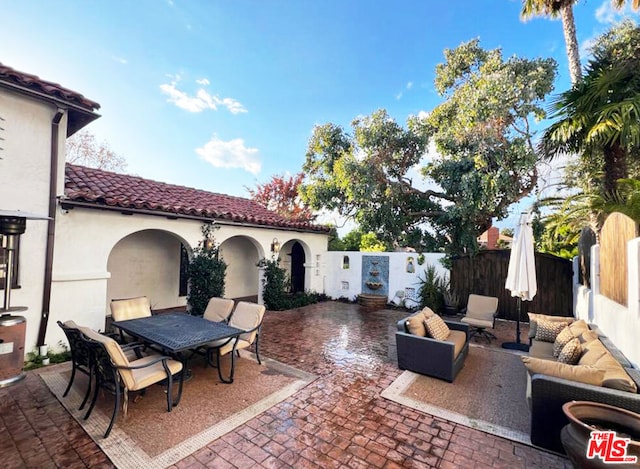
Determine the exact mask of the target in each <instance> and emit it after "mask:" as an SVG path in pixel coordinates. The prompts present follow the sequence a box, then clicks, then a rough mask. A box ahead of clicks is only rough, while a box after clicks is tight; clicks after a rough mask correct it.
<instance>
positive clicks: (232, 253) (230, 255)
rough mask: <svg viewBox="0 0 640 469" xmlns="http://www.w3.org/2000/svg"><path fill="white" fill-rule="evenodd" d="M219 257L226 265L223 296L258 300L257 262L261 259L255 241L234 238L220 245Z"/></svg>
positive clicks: (238, 237)
mask: <svg viewBox="0 0 640 469" xmlns="http://www.w3.org/2000/svg"><path fill="white" fill-rule="evenodd" d="M220 255H221V256H222V258H223V259H224V261H225V262H226V263H227V273H226V278H225V291H224V296H226V297H227V298H233V299H234V300H239V299H242V300H248V301H257V300H258V289H259V287H260V283H259V271H258V267H257V264H258V261H259V260H260V258H261V257H262V256H261V255H260V251H259V245H258V243H257V242H256V241H254V240H253V239H251V238H248V237H245V236H234V237H232V238H229V239H227V240H225V241H224V242H223V243H222V244H221V245H220Z"/></svg>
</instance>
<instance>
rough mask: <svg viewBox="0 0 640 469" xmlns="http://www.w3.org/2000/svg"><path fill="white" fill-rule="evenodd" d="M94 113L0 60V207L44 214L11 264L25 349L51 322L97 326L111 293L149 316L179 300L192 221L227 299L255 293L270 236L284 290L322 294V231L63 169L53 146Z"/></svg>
mask: <svg viewBox="0 0 640 469" xmlns="http://www.w3.org/2000/svg"><path fill="white" fill-rule="evenodd" d="M99 107H100V106H99V104H98V103H95V102H93V101H91V100H89V99H87V98H85V97H84V96H82V95H81V94H80V93H77V92H74V91H71V90H68V89H66V88H64V87H62V86H61V85H58V84H56V83H52V82H48V81H45V80H42V79H40V78H39V77H36V76H34V75H30V74H27V73H23V72H19V71H16V70H14V69H12V68H10V67H7V66H5V65H2V64H0V119H1V120H0V128H1V129H2V130H0V138H1V139H2V140H0V148H1V150H0V210H21V211H24V212H32V213H38V214H42V215H48V216H49V217H50V218H51V220H50V221H38V220H28V221H27V228H26V232H25V233H24V234H23V235H22V236H21V238H20V244H19V250H18V255H17V259H16V265H15V272H16V273H17V275H16V276H15V277H16V279H15V280H16V281H15V282H13V283H14V287H15V289H14V290H12V304H16V305H17V304H20V305H24V306H27V307H28V310H27V311H26V312H23V313H20V314H21V315H23V316H24V317H25V318H26V319H27V332H26V342H25V343H26V346H25V351H26V352H29V351H32V350H33V349H34V347H35V346H36V345H41V344H44V343H48V344H49V346H51V347H55V346H56V344H58V342H59V341H61V340H63V337H64V336H63V334H62V331H61V330H59V329H60V328H59V327H58V326H57V325H56V321H57V320H67V319H72V320H74V321H76V322H78V323H81V324H84V325H87V326H90V327H93V328H95V329H104V327H105V318H106V316H107V315H108V313H109V302H110V301H111V299H113V298H126V297H131V296H139V295H146V296H148V297H149V299H150V301H151V304H152V307H153V308H154V309H164V308H171V307H175V306H182V305H185V304H186V294H187V290H186V283H185V279H184V276H183V275H182V276H181V266H182V267H184V265H185V262H188V257H189V256H190V255H191V253H192V250H193V248H194V247H196V246H197V244H198V242H199V241H200V240H201V239H202V234H201V226H202V224H203V223H204V222H215V223H216V225H218V226H219V227H220V228H219V230H218V231H216V232H215V239H216V242H218V243H220V252H221V254H222V256H223V257H224V260H225V261H226V262H227V264H228V268H227V276H226V292H225V294H226V296H227V297H230V298H245V297H254V298H255V297H259V296H260V287H261V282H260V271H259V269H258V267H257V266H256V264H257V263H258V261H259V260H260V259H261V258H264V257H267V258H268V257H271V255H272V253H271V246H272V244H274V241H275V240H277V241H278V243H277V244H279V245H280V246H281V249H280V257H281V258H282V264H281V265H282V266H283V267H284V268H286V269H287V270H288V271H289V272H290V274H291V276H292V283H293V286H294V288H295V289H297V290H303V289H307V290H315V291H320V292H321V291H323V287H324V285H323V279H324V262H325V259H324V258H325V257H326V252H327V240H328V229H327V228H326V227H323V226H318V225H314V224H309V223H297V222H291V221H289V220H287V219H285V218H283V217H281V216H279V215H277V214H275V213H274V212H271V211H269V210H267V209H265V208H264V207H262V206H260V205H259V204H257V203H255V202H253V201H251V200H248V199H244V198H240V197H232V196H228V195H223V194H215V193H211V192H207V191H203V190H198V189H193V188H189V187H183V186H177V185H172V184H165V183H162V182H156V181H152V180H149V179H144V178H141V177H136V176H130V175H125V174H117V173H113V172H108V171H102V170H97V169H92V168H87V167H82V166H76V165H71V164H66V163H65V158H64V155H65V139H66V138H67V137H69V136H71V135H72V134H73V133H75V132H77V131H78V130H80V129H81V128H83V127H84V126H86V125H87V124H89V123H90V122H92V121H93V120H95V119H97V118H98V117H99V115H98V114H97V113H96V111H97V110H98V109H99ZM0 241H1V240H0ZM3 278H4V276H3V272H2V271H1V270H0V281H1V280H2V279H3ZM0 288H4V284H3V283H0Z"/></svg>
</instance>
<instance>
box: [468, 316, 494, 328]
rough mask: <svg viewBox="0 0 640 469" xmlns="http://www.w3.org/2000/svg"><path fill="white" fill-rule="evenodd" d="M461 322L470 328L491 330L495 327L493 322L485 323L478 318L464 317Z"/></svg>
mask: <svg viewBox="0 0 640 469" xmlns="http://www.w3.org/2000/svg"><path fill="white" fill-rule="evenodd" d="M460 322H464V323H465V324H469V325H470V326H473V327H479V328H483V329H491V328H492V327H493V321H485V320H483V319H477V318H468V317H464V318H462V319H460Z"/></svg>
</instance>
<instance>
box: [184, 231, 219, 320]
mask: <svg viewBox="0 0 640 469" xmlns="http://www.w3.org/2000/svg"><path fill="white" fill-rule="evenodd" d="M216 229H218V227H217V226H214V225H213V224H212V223H205V224H204V225H202V235H203V239H202V241H200V242H199V243H198V247H196V248H195V249H194V250H193V258H192V259H191V262H189V267H188V269H187V273H188V277H189V294H188V295H187V304H188V305H189V312H190V313H191V314H192V315H194V316H202V315H203V314H204V310H205V309H206V307H207V304H208V303H209V299H211V298H213V297H214V296H218V297H223V296H224V282H225V274H226V271H227V264H226V263H225V262H224V260H223V259H222V258H221V257H220V252H219V246H218V245H217V244H216V242H215V238H214V237H213V231H214V230H216Z"/></svg>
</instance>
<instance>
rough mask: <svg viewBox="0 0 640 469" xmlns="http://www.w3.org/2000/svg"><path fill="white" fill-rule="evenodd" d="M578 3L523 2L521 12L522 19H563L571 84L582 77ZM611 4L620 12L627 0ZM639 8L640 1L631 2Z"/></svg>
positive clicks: (567, 0) (560, 0)
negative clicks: (535, 17) (576, 9)
mask: <svg viewBox="0 0 640 469" xmlns="http://www.w3.org/2000/svg"><path fill="white" fill-rule="evenodd" d="M576 3H578V0H522V11H521V12H520V17H521V18H522V19H528V18H531V17H533V16H550V17H552V18H557V17H558V16H559V17H560V18H561V19H562V30H563V32H564V42H565V45H566V48H567V57H568V59H569V75H570V76H571V83H576V82H577V81H578V80H579V79H580V78H581V77H582V69H581V66H580V49H579V47H578V39H577V37H576V24H575V20H574V18H573V5H574V4H576ZM611 3H612V5H613V6H614V7H615V8H617V9H618V10H620V9H622V8H623V7H624V6H625V4H626V3H627V0H611ZM639 7H640V0H631V8H633V9H634V10H638V8H639Z"/></svg>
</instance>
